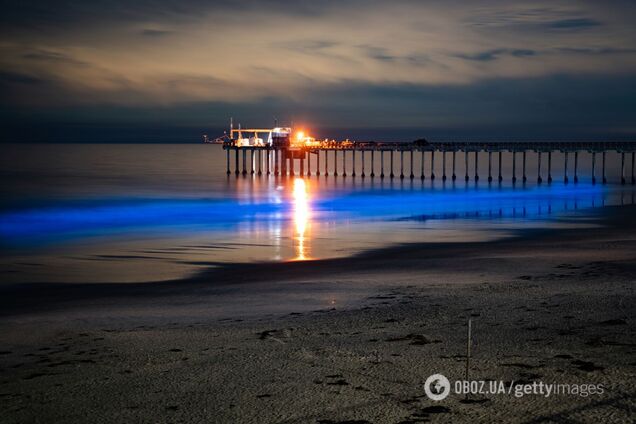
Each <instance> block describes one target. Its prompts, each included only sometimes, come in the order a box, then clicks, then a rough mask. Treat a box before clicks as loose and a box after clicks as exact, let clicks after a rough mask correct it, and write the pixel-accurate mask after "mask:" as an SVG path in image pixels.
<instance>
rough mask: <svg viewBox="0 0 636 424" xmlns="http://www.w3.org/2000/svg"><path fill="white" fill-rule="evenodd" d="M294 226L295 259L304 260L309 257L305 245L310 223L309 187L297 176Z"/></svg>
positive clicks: (295, 182)
mask: <svg viewBox="0 0 636 424" xmlns="http://www.w3.org/2000/svg"><path fill="white" fill-rule="evenodd" d="M293 196H294V226H295V231H296V237H295V239H296V241H297V243H298V244H297V247H296V258H295V260H298V261H302V260H305V259H307V252H306V247H305V233H306V232H307V225H308V224H309V200H308V196H307V188H306V186H305V181H304V180H302V179H300V178H296V179H294V192H293Z"/></svg>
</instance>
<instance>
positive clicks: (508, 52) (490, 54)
mask: <svg viewBox="0 0 636 424" xmlns="http://www.w3.org/2000/svg"><path fill="white" fill-rule="evenodd" d="M536 54H537V52H536V51H535V50H530V49H493V50H485V51H481V52H476V53H460V54H456V55H454V56H455V57H458V58H460V59H466V60H475V61H479V62H488V61H491V60H495V59H498V58H500V57H501V56H513V57H530V56H535V55H536Z"/></svg>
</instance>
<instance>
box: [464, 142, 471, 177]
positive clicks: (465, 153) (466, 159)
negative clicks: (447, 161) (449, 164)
mask: <svg viewBox="0 0 636 424" xmlns="http://www.w3.org/2000/svg"><path fill="white" fill-rule="evenodd" d="M464 167H465V168H466V172H465V173H466V175H464V181H466V182H468V180H469V179H470V178H469V177H468V150H466V151H465V152H464Z"/></svg>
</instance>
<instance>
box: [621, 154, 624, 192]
mask: <svg viewBox="0 0 636 424" xmlns="http://www.w3.org/2000/svg"><path fill="white" fill-rule="evenodd" d="M621 184H623V185H624V184H625V152H621Z"/></svg>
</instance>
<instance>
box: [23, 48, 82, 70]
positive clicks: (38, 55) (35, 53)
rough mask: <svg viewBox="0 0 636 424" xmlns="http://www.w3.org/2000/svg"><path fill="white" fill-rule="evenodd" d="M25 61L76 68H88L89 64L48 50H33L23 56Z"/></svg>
mask: <svg viewBox="0 0 636 424" xmlns="http://www.w3.org/2000/svg"><path fill="white" fill-rule="evenodd" d="M22 57H23V58H24V59H28V60H35V61H41V62H51V63H62V64H70V65H74V66H88V65H89V64H88V63H87V62H84V61H81V60H77V59H75V58H74V57H72V56H70V55H68V54H65V53H60V52H54V51H48V50H32V51H28V52H26V53H24V54H23V55H22Z"/></svg>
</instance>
